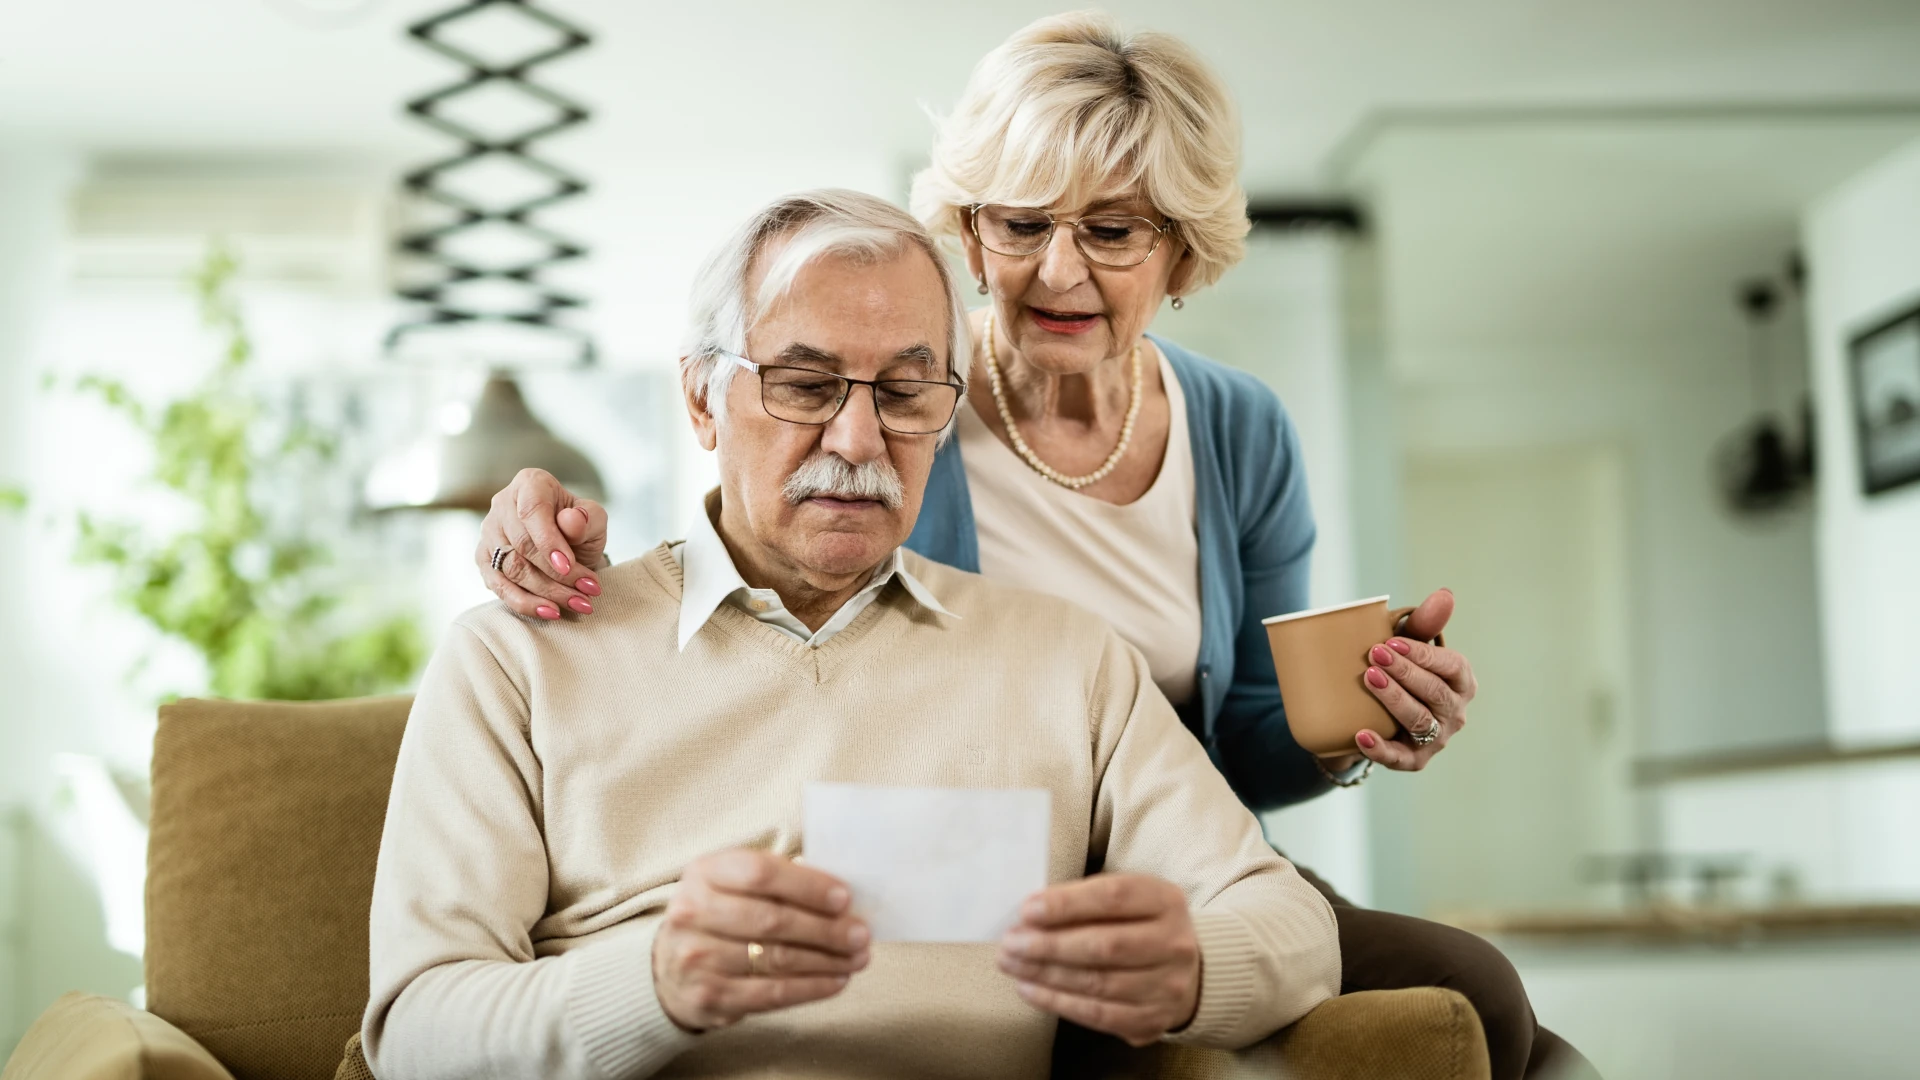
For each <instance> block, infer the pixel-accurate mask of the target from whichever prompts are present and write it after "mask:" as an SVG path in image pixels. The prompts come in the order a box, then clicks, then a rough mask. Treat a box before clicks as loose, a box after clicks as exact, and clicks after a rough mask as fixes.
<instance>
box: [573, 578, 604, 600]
mask: <svg viewBox="0 0 1920 1080" xmlns="http://www.w3.org/2000/svg"><path fill="white" fill-rule="evenodd" d="M573 587H574V588H576V589H579V590H580V591H581V592H583V593H586V594H587V595H588V596H599V595H600V583H599V582H597V581H595V580H593V579H592V578H590V577H583V578H581V579H580V580H579V581H576V582H574V583H573Z"/></svg>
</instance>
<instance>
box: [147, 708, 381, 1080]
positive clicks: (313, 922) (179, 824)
mask: <svg viewBox="0 0 1920 1080" xmlns="http://www.w3.org/2000/svg"><path fill="white" fill-rule="evenodd" d="M409 704H410V700H409V699H408V698H405V697H390V698H365V699H361V700H357V701H334V702H313V703H303V704H288V703H283V702H271V701H178V702H174V703H173V704H170V705H166V706H163V707H162V708H161V710H160V727H159V730H158V732H157V733H156V734H155V736H154V741H153V811H152V819H153V828H152V832H151V834H150V839H149V841H148V846H147V956H146V977H147V1006H148V1008H150V1009H152V1010H153V1012H154V1013H155V1014H157V1015H159V1016H161V1017H163V1018H165V1019H166V1020H167V1021H168V1022H169V1023H171V1024H173V1025H174V1026H175V1027H178V1028H179V1029H180V1030H181V1031H184V1032H186V1033H187V1034H189V1035H191V1036H193V1037H194V1039H195V1040H197V1041H198V1042H199V1043H200V1044H201V1045H202V1046H205V1047H206V1048H207V1049H208V1050H210V1051H212V1052H213V1054H214V1056H215V1057H217V1058H218V1059H219V1060H220V1062H221V1063H222V1064H224V1065H225V1066H226V1067H227V1069H228V1070H229V1071H230V1072H232V1073H233V1075H234V1076H235V1077H237V1078H238V1080H328V1078H329V1077H331V1076H332V1075H333V1069H334V1066H335V1064H337V1063H338V1062H339V1060H340V1047H341V1045H342V1044H343V1043H345V1042H346V1041H347V1036H349V1035H351V1034H353V1033H354V1032H355V1031H357V1030H359V1028H360V1014H361V1012H362V1010H364V1009H365V1008H366V1005H367V908H368V905H369V903H370V902H371V898H372V895H373V870H374V865H375V863H376V861H377V860H378V858H379V853H380V828H381V824H382V822H383V821H384V819H385V817H386V811H387V789H388V787H389V786H390V785H391V783H392V779H393V763H394V759H395V757H396V756H397V755H398V754H399V751H400V735H401V732H402V731H403V730H404V729H405V727H406V721H407V709H408V706H409Z"/></svg>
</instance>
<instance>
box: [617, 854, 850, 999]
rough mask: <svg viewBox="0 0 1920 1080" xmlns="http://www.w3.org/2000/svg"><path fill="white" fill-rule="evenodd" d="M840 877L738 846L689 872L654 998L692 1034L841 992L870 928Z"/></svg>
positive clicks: (656, 963) (673, 905)
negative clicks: (856, 914)
mask: <svg viewBox="0 0 1920 1080" xmlns="http://www.w3.org/2000/svg"><path fill="white" fill-rule="evenodd" d="M851 899H852V898H851V896H850V894H849V893H848V891H847V887H846V886H845V885H844V884H842V883H841V882H840V881H839V880H838V879H836V878H834V877H832V876H830V875H828V874H824V873H822V872H820V871H818V870H815V869H813V868H811V867H806V866H801V865H800V864H799V863H796V862H794V861H793V860H791V859H784V858H781V857H780V856H778V855H772V854H769V853H767V852H764V851H753V850H749V849H746V848H736V849H734V850H732V851H722V852H718V853H716V854H713V855H708V856H705V857H703V858H699V859H695V860H694V861H693V862H691V863H689V864H687V869H686V872H685V873H684V874H682V875H681V876H680V884H679V887H678V888H676V889H675V890H674V894H673V899H672V900H670V901H668V902H667V913H666V916H665V918H664V919H663V920H662V922H661V924H660V930H659V932H658V933H656V934H655V935H654V938H653V992H654V994H655V996H657V997H658V998H659V999H660V1007H661V1008H662V1009H664V1010H665V1011H666V1014H667V1016H668V1018H669V1019H671V1020H672V1021H673V1022H674V1023H676V1024H678V1025H680V1026H681V1027H683V1028H685V1029H687V1030H688V1031H708V1030H712V1029H714V1028H723V1027H728V1026H730V1025H732V1024H737V1023H739V1022H740V1021H741V1020H742V1019H744V1018H745V1017H747V1016H749V1015H751V1014H753V1013H760V1012H771V1011H773V1010H775V1009H785V1008H788V1007H790V1006H794V1005H801V1004H805V1003H806V1002H809V1001H819V1000H820V999H821V998H829V997H832V996H833V995H835V994H837V993H839V992H840V991H841V990H842V989H844V988H845V987H846V985H847V980H848V979H849V978H851V977H852V975H853V973H854V972H856V971H859V970H860V969H861V968H864V967H866V966H867V960H868V952H867V942H868V937H869V931H868V930H867V925H866V924H865V923H864V922H861V921H860V920H859V919H857V918H855V917H854V916H853V915H852V914H851V913H849V911H848V910H847V909H848V906H849V904H850V903H851Z"/></svg>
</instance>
